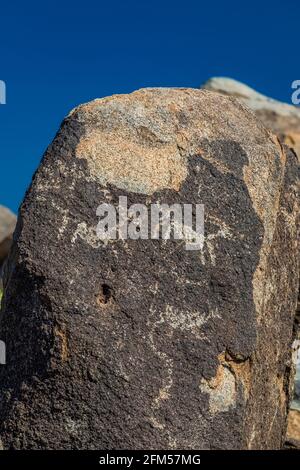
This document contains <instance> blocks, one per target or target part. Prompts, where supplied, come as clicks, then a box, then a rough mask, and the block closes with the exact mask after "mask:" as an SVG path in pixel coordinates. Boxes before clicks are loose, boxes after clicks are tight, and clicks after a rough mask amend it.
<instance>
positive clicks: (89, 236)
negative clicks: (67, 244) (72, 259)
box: [71, 222, 103, 248]
mask: <svg viewBox="0 0 300 470" xmlns="http://www.w3.org/2000/svg"><path fill="white" fill-rule="evenodd" d="M77 238H81V239H82V240H84V241H86V242H87V243H88V244H89V245H90V246H92V247H93V248H99V247H100V246H101V245H102V244H103V242H102V241H101V240H99V238H98V237H97V232H96V227H88V226H87V224H86V223H85V222H80V223H79V224H78V225H77V228H76V230H75V232H74V234H73V236H72V238H71V243H72V244H74V243H75V242H76V240H77Z"/></svg>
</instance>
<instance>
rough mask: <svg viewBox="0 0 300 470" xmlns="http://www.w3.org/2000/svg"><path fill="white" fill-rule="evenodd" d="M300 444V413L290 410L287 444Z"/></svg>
mask: <svg viewBox="0 0 300 470" xmlns="http://www.w3.org/2000/svg"><path fill="white" fill-rule="evenodd" d="M290 441H293V442H295V441H298V443H299V444H300V411H297V410H290V412H289V415H288V428H287V442H290Z"/></svg>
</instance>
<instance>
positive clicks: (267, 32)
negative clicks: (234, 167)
mask: <svg viewBox="0 0 300 470" xmlns="http://www.w3.org/2000/svg"><path fill="white" fill-rule="evenodd" d="M299 37H300V2H299V0H285V1H279V0H272V1H267V0H260V1H257V0H253V1H242V0H239V1H232V0H226V1H218V0H214V1H211V2H210V1H209V0H206V1H200V0H184V1H183V0H181V1H180V2H179V1H176V0H173V1H169V0H160V1H157V0H152V1H148V0H140V1H137V0H136V1H133V0H132V1H130V0H123V1H115V0H110V1H108V2H104V1H101V0H98V1H91V0H85V1H81V2H76V1H75V0H74V1H72V2H71V1H64V0H61V1H56V0H51V1H44V2H41V1H40V2H32V1H22V2H21V1H10V2H8V1H7V2H1V6H0V51H1V54H0V80H4V81H5V82H6V85H7V104H6V105H0V156H1V165H0V204H4V205H6V206H8V207H10V208H11V209H13V210H14V211H16V210H17V208H18V206H19V204H20V202H21V200H22V198H23V195H24V191H25V190H26V188H27V187H28V185H29V184H30V180H31V177H32V174H33V172H34V170H35V169H36V168H37V166H38V164H39V161H40V159H41V157H42V154H43V152H44V150H45V148H46V147H47V145H48V144H49V143H50V142H51V140H52V138H53V136H54V135H55V133H56V131H57V129H58V127H59V125H60V122H61V121H62V119H63V117H64V116H65V115H66V114H67V113H68V112H69V111H70V110H71V109H72V108H73V107H74V106H76V105H78V104H80V103H83V102H86V101H89V100H92V99H94V98H99V97H102V96H107V95H111V94H114V93H128V92H131V91H133V90H135V89H138V88H141V87H148V86H189V87H199V85H200V84H201V83H202V82H203V81H205V80H206V79H208V78H209V77H211V76H216V75H222V76H229V77H232V78H235V79H237V80H241V81H243V82H245V83H247V84H249V85H250V86H252V87H254V88H256V89H257V90H258V91H261V92H262V93H265V94H268V95H270V96H272V97H274V98H278V99H281V100H284V101H287V102H290V97H291V82H292V81H293V80H296V79H300V40H299Z"/></svg>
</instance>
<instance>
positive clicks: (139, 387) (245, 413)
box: [0, 89, 299, 449]
mask: <svg viewBox="0 0 300 470" xmlns="http://www.w3.org/2000/svg"><path fill="white" fill-rule="evenodd" d="M124 195H125V196H127V198H128V204H129V205H130V204H132V203H143V204H146V205H150V204H151V203H156V202H160V203H167V204H173V203H176V202H177V203H188V204H191V203H194V204H196V203H202V204H204V205H205V242H204V247H203V249H202V250H199V251H187V250H186V249H185V244H184V243H182V240H166V241H163V242H162V241H161V240H130V239H128V240H114V241H110V242H109V243H107V244H104V243H103V242H102V241H101V240H99V239H98V238H97V236H96V225H97V223H98V217H97V216H96V209H97V207H98V205H99V204H100V203H102V202H110V203H113V204H116V205H117V204H118V198H119V196H124ZM297 201H298V199H297V161H296V157H295V154H294V153H293V152H292V151H290V150H289V149H288V148H287V147H285V146H282V144H281V143H280V142H279V141H278V139H277V138H276V137H274V136H273V135H272V134H271V133H270V132H269V131H268V130H266V128H265V127H264V126H263V125H262V123H261V122H260V121H259V120H258V119H257V118H256V117H255V116H254V114H253V113H252V112H250V111H248V109H247V108H246V107H245V106H244V105H243V104H241V103H239V102H238V101H237V100H235V99H234V98H231V97H226V96H222V95H220V96H219V95H217V94H215V93H212V92H210V91H206V90H192V89H144V90H140V91H137V92H134V93H132V94H130V95H116V96H112V97H109V98H104V99H99V100H95V101H93V102H91V103H88V104H85V105H82V106H79V107H78V108H76V109H75V110H74V111H72V112H71V113H70V115H69V116H68V117H67V118H66V119H65V121H64V122H63V124H62V126H61V129H60V130H59V132H58V134H57V136H56V138H55V139H54V141H53V143H52V144H51V145H50V146H49V148H48V150H47V151H46V154H45V156H44V158H43V160H42V162H41V165H40V167H39V169H38V171H37V173H36V174H35V176H34V179H33V181H32V185H31V188H30V189H29V191H28V193H27V195H26V197H25V200H24V202H23V204H22V207H21V210H20V215H19V220H18V224H17V230H16V234H15V241H14V244H13V248H12V250H11V254H10V257H9V263H8V264H7V266H6V273H5V293H4V298H3V311H2V316H1V321H0V338H1V339H3V340H4V341H5V342H6V346H7V358H8V360H7V365H6V367H2V368H1V369H0V391H1V401H0V416H1V420H0V438H1V440H2V442H3V447H4V448H5V449H10V448H14V449H24V448H25V449H31V448H34V449H42V448H49V449H72V448H76V449H81V448H83V449H86V448H88V449H116V448H117V449H143V448H144V449H145V448H147V449H229V448H265V449H269V448H280V447H281V446H282V444H283V441H284V438H285V431H286V410H287V404H288V401H289V399H290V389H289V382H290V366H291V363H290V361H291V344H292V341H293V322H294V314H295V308H296V300H297V288H298V281H299V280H298V273H299V266H298V256H297V255H298V250H297V233H296V232H297V215H298V207H297Z"/></svg>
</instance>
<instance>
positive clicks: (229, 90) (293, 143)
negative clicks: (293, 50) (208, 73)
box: [201, 77, 300, 159]
mask: <svg viewBox="0 0 300 470" xmlns="http://www.w3.org/2000/svg"><path fill="white" fill-rule="evenodd" d="M201 88H205V89H206V90H211V91H216V92H218V93H222V94H223V95H229V96H234V97H235V98H237V99H238V100H240V101H241V102H243V103H244V104H246V106H248V108H250V109H252V110H253V111H254V112H255V114H256V116H257V117H258V118H259V119H260V120H261V121H262V122H263V123H264V125H265V126H266V127H268V128H269V129H271V130H272V131H273V132H275V134H277V135H278V137H279V138H281V140H282V141H283V142H284V143H286V144H287V145H288V146H289V147H291V148H293V149H294V150H295V152H296V153H297V155H298V158H299V159H300V108H297V107H296V106H294V105H292V104H288V103H283V102H281V101H278V100H274V99H273V98H269V97H268V96H265V95H263V94H261V93H258V92H257V91H255V90H253V89H252V88H250V87H249V86H247V85H245V84H244V83H240V82H238V81H237V80H233V79H231V78H227V77H213V78H210V79H209V80H208V81H207V82H205V83H204V84H203V85H202V87H201ZM291 94H292V90H291Z"/></svg>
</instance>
